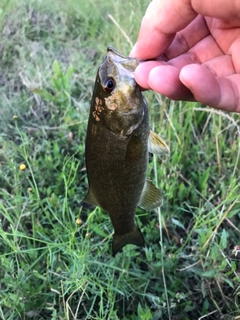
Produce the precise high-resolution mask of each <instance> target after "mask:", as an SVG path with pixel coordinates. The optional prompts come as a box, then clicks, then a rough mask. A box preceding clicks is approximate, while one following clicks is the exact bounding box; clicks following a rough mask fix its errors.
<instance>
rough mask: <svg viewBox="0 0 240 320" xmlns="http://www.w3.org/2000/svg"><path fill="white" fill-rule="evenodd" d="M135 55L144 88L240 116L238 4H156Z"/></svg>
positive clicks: (184, 0) (234, 0) (233, 0)
mask: <svg viewBox="0 0 240 320" xmlns="http://www.w3.org/2000/svg"><path fill="white" fill-rule="evenodd" d="M130 56H132V57H137V58H138V59H139V60H142V62H141V63H140V65H139V66H138V67H137V69H136V71H135V79H136V81H137V82H138V84H139V85H140V86H141V87H142V88H143V89H152V90H154V91H156V92H159V93H161V94H163V95H165V96H167V97H169V98H171V99H173V100H186V101H199V102H201V103H203V104H206V105H209V106H211V107H213V108H216V109H222V110H226V111H231V112H240V1H239V0H228V1H226V0H153V1H152V2H151V3H150V5H149V7H148V9H147V11H146V14H145V16H144V17H143V19H142V23H141V27H140V32H139V36H138V39H137V42H136V44H135V46H134V47H133V49H132V51H131V53H130Z"/></svg>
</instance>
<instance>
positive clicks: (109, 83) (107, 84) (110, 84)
mask: <svg viewBox="0 0 240 320" xmlns="http://www.w3.org/2000/svg"><path fill="white" fill-rule="evenodd" d="M114 88H115V81H114V80H113V79H112V78H110V77H107V78H106V79H105V80H104V82H103V89H104V90H105V91H106V92H109V93H110V92H112V91H113V89H114Z"/></svg>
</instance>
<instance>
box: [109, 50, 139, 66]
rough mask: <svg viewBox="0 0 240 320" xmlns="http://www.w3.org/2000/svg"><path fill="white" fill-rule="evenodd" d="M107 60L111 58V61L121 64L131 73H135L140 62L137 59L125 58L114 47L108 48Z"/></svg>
mask: <svg viewBox="0 0 240 320" xmlns="http://www.w3.org/2000/svg"><path fill="white" fill-rule="evenodd" d="M106 58H110V60H109V61H111V62H113V63H118V64H121V65H122V66H123V67H124V68H126V69H128V70H129V71H130V72H134V71H135V69H136V68H137V66H138V65H139V60H138V59H137V58H132V57H128V56H124V55H123V54H121V53H120V52H118V51H117V50H116V49H115V48H114V47H113V46H108V48H107V55H106ZM104 60H105V59H104ZM103 62H104V61H103Z"/></svg>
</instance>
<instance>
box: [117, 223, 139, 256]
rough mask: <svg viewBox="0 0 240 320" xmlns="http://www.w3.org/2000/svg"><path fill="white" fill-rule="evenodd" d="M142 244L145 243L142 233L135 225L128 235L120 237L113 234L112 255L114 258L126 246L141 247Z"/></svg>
mask: <svg viewBox="0 0 240 320" xmlns="http://www.w3.org/2000/svg"><path fill="white" fill-rule="evenodd" d="M144 242H145V241H144V237H143V235H142V232H141V230H140V229H139V227H138V226H137V225H136V227H135V228H134V230H132V231H130V232H128V233H125V234H121V235H118V234H116V233H114V235H113V242H112V254H113V256H115V255H116V254H117V253H118V252H119V251H121V250H122V248H123V247H124V246H126V245H127V244H135V245H136V246H143V245H144Z"/></svg>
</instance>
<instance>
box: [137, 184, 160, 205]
mask: <svg viewBox="0 0 240 320" xmlns="http://www.w3.org/2000/svg"><path fill="white" fill-rule="evenodd" d="M161 204H162V196H161V192H160V190H159V189H158V188H157V187H156V186H155V185H154V184H152V182H151V181H149V180H146V181H145V184H144V187H143V191H142V194H141V197H140V201H139V204H138V205H139V207H141V208H142V209H144V210H152V209H155V208H157V207H159V206H161Z"/></svg>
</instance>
